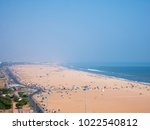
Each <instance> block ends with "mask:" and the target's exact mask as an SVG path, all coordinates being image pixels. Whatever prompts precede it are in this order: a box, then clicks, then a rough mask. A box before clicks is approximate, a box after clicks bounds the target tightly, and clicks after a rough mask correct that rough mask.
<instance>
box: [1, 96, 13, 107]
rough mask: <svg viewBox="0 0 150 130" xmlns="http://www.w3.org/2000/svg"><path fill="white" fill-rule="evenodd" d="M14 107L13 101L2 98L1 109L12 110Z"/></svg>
mask: <svg viewBox="0 0 150 130" xmlns="http://www.w3.org/2000/svg"><path fill="white" fill-rule="evenodd" d="M11 107H12V100H11V99H9V98H6V97H2V96H0V109H10V108H11Z"/></svg>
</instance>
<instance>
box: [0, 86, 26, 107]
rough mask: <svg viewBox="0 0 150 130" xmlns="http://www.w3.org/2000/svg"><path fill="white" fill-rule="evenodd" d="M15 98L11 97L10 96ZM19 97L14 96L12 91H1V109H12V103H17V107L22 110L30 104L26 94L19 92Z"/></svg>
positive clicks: (4, 89)
mask: <svg viewBox="0 0 150 130" xmlns="http://www.w3.org/2000/svg"><path fill="white" fill-rule="evenodd" d="M11 94H12V95H13V96H10V95H11ZM18 94H19V96H20V98H19V97H17V96H16V95H14V94H13V92H12V91H11V90H10V89H7V88H3V89H0V109H1V110H6V109H11V108H12V103H13V102H16V107H17V108H18V109H22V107H23V106H24V105H27V103H28V95H27V94H25V93H24V92H18Z"/></svg>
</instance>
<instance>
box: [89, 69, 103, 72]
mask: <svg viewBox="0 0 150 130" xmlns="http://www.w3.org/2000/svg"><path fill="white" fill-rule="evenodd" d="M87 70H88V71H93V72H104V71H102V70H97V69H87Z"/></svg>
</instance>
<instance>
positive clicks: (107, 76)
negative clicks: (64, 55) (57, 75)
mask: <svg viewBox="0 0 150 130" xmlns="http://www.w3.org/2000/svg"><path fill="white" fill-rule="evenodd" d="M60 67H64V66H60ZM64 68H66V69H70V70H75V71H81V72H87V73H90V74H95V75H96V76H100V77H106V78H112V79H119V80H122V81H128V82H133V83H139V84H142V85H150V83H149V82H141V81H135V80H130V79H125V78H121V77H115V76H109V75H105V74H98V73H94V72H92V71H88V70H83V68H82V69H75V68H74V69H73V68H69V67H64Z"/></svg>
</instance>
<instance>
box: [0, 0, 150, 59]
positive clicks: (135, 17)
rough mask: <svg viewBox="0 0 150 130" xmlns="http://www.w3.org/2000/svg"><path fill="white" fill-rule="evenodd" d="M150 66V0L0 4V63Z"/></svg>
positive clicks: (0, 0)
mask: <svg viewBox="0 0 150 130" xmlns="http://www.w3.org/2000/svg"><path fill="white" fill-rule="evenodd" d="M10 60H13V61H37V62H38V61H55V62H150V0H124V1H123V0H110V1H108V0H103V1H102V0H74V1H73V0H0V61H10Z"/></svg>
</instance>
